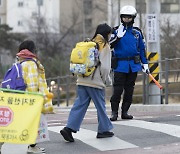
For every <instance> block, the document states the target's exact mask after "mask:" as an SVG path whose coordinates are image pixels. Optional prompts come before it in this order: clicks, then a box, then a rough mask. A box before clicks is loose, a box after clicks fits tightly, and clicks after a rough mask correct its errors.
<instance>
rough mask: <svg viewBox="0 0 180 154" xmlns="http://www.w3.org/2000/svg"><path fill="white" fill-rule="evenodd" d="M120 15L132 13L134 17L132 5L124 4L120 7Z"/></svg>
mask: <svg viewBox="0 0 180 154" xmlns="http://www.w3.org/2000/svg"><path fill="white" fill-rule="evenodd" d="M120 15H132V16H134V17H136V15H137V11H136V9H135V8H134V7H133V6H131V5H126V6H123V7H122V8H121V10H120Z"/></svg>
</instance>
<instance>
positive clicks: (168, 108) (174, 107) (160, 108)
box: [54, 104, 180, 112]
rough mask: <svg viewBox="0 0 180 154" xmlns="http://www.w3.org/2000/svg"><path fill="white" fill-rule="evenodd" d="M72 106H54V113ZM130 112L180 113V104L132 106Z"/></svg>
mask: <svg viewBox="0 0 180 154" xmlns="http://www.w3.org/2000/svg"><path fill="white" fill-rule="evenodd" d="M71 107H72V105H70V106H67V107H66V106H59V107H58V106H54V110H55V111H70V109H71ZM106 108H107V110H110V108H111V107H110V105H106ZM88 110H89V111H91V110H96V109H95V107H94V106H92V105H90V106H89V108H88ZM129 111H130V112H173V111H174V112H175V111H176V112H177V111H179V112H180V104H154V105H152V104H151V105H142V104H132V105H131V107H130V109H129Z"/></svg>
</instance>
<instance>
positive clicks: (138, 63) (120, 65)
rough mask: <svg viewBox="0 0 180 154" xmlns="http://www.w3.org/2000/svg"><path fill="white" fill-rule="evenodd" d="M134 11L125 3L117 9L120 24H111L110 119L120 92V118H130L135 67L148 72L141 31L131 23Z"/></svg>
mask: <svg viewBox="0 0 180 154" xmlns="http://www.w3.org/2000/svg"><path fill="white" fill-rule="evenodd" d="M136 14H137V11H136V9H135V8H134V7H133V6H130V5H127V6H124V7H122V9H121V10H120V18H121V24H120V25H119V26H117V27H114V28H113V29H114V31H113V33H112V35H111V39H110V45H111V48H113V49H114V50H113V57H112V68H113V71H114V82H113V94H112V96H111V99H110V102H111V110H112V115H111V117H110V120H111V121H116V120H117V118H118V110H119V103H120V100H121V95H122V93H123V101H122V106H121V110H122V112H121V118H122V119H133V116H132V115H129V114H128V110H129V108H130V106H131V104H132V97H133V92H134V86H135V81H136V78H137V73H138V71H141V70H142V71H143V72H145V73H147V74H148V73H149V68H148V61H147V58H146V51H145V50H146V47H145V41H144V38H143V35H142V32H141V30H140V29H139V28H137V27H133V24H134V19H135V18H136Z"/></svg>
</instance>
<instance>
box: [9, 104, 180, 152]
mask: <svg viewBox="0 0 180 154" xmlns="http://www.w3.org/2000/svg"><path fill="white" fill-rule="evenodd" d="M156 107H157V106H156ZM148 109H149V110H147V109H145V108H143V110H141V109H140V108H139V111H138V109H135V108H134V110H131V113H132V114H133V115H134V119H133V120H121V119H119V120H118V121H116V122H113V125H114V129H113V132H114V133H115V136H114V137H112V138H106V139H96V134H97V132H96V130H97V118H96V117H97V115H96V110H95V109H94V108H93V107H91V108H90V109H89V110H88V112H87V114H86V116H85V119H84V121H83V123H82V125H81V129H80V131H79V132H78V133H76V134H73V136H74V138H75V142H74V143H68V142H65V141H64V139H63V138H62V136H61V135H60V134H59V131H60V129H62V128H63V127H64V126H65V125H66V122H67V117H68V114H69V111H70V109H69V108H58V109H56V114H49V115H47V119H48V129H49V133H50V140H51V141H50V142H46V143H41V144H39V146H42V147H45V148H46V153H47V154H101V153H103V154H104V153H105V154H132V153H133V154H152V153H153V154H179V153H180V112H179V111H180V110H179V111H178V110H176V109H178V106H177V107H176V108H174V109H172V108H171V109H170V108H169V110H166V109H165V108H162V109H160V110H158V109H153V110H152V108H151V107H150V106H148ZM152 111H153V112H152ZM107 113H108V115H109V116H110V108H109V107H108V108H107ZM13 148H15V147H12V148H11V150H12V149H13ZM9 149H10V148H9ZM16 150H17V147H16ZM7 154H9V153H7ZM18 154H20V153H18Z"/></svg>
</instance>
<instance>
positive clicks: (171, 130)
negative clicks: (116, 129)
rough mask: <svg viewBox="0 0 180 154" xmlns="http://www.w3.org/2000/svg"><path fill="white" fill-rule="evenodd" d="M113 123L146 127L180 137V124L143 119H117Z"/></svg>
mask: <svg viewBox="0 0 180 154" xmlns="http://www.w3.org/2000/svg"><path fill="white" fill-rule="evenodd" d="M113 124H117V125H125V126H133V127H138V128H144V129H148V130H153V131H157V132H161V133H165V134H168V135H171V136H175V137H180V126H177V125H172V124H163V123H155V122H147V121H142V120H127V121H115V122H113Z"/></svg>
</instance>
